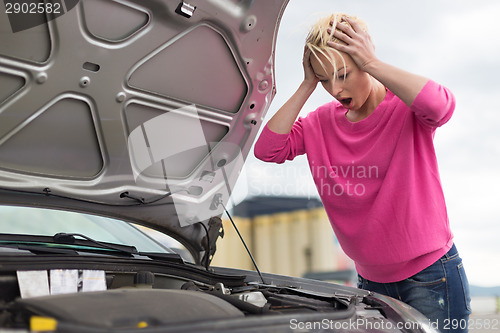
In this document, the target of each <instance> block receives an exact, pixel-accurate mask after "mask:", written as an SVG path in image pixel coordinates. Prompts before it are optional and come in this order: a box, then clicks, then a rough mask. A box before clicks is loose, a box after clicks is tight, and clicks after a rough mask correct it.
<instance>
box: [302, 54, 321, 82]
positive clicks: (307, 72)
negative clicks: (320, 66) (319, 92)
mask: <svg viewBox="0 0 500 333" xmlns="http://www.w3.org/2000/svg"><path fill="white" fill-rule="evenodd" d="M311 54H312V52H311V50H310V49H309V48H308V47H307V45H306V46H305V47H304V56H303V58H302V66H303V67H304V83H305V84H307V85H309V86H310V87H311V88H313V89H314V88H316V86H317V85H318V82H319V79H318V77H317V76H316V74H315V73H314V70H313V68H312V66H311Z"/></svg>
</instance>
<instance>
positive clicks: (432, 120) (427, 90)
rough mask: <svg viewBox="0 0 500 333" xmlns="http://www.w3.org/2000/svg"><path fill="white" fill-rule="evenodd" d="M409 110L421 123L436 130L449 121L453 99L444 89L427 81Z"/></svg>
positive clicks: (453, 104) (453, 107)
mask: <svg viewBox="0 0 500 333" xmlns="http://www.w3.org/2000/svg"><path fill="white" fill-rule="evenodd" d="M411 110H412V111H413V112H414V113H415V116H416V117H417V119H418V120H419V121H420V122H421V123H423V124H425V125H427V126H428V127H431V128H436V127H439V126H442V125H444V124H445V123H446V122H448V120H450V118H451V116H452V114H453V111H454V110H455V97H454V96H453V94H452V93H451V91H450V90H448V89H447V88H446V87H444V86H442V85H440V84H438V83H436V82H434V81H432V80H429V81H428V82H427V83H426V85H425V86H424V87H423V88H422V90H421V91H420V93H419V94H418V95H417V97H416V98H415V100H414V101H413V104H412V106H411Z"/></svg>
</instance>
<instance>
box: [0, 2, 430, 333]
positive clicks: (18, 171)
mask: <svg viewBox="0 0 500 333" xmlns="http://www.w3.org/2000/svg"><path fill="white" fill-rule="evenodd" d="M287 2H288V1H287V0H255V1H252V0H248V1H247V0H192V1H189V2H184V1H178V0H114V1H112V0H80V1H78V0H65V1H62V0H57V1H56V0H53V1H35V0H32V1H25V2H19V1H16V2H12V3H10V2H8V1H4V4H5V8H4V10H2V12H0V205H1V206H0V331H9V332H26V331H30V330H31V331H67V332H109V331H125V332H135V331H141V332H164V331H169V332H181V331H182V332H201V331H203V332H212V331H213V332H223V331H238V332H271V331H272V332H281V331H300V332H304V331H326V330H335V331H343V332H364V331H371V332H373V331H376V332H434V331H435V330H434V329H433V328H432V327H430V326H429V325H428V322H427V321H426V320H425V318H424V317H423V316H422V315H421V314H419V313H418V312H417V311H415V310H414V309H412V308H410V307H409V306H407V305H405V304H403V303H401V302H399V301H397V300H394V299H391V298H388V297H385V296H382V295H377V294H373V293H370V292H368V291H364V290H359V289H356V288H351V287H345V286H341V285H336V284H331V283H326V282H319V281H313V280H308V279H302V278H294V277H285V276H278V275H272V274H266V273H260V272H259V271H258V270H256V271H242V270H236V269H228V268H218V267H211V266H210V261H211V259H212V256H213V254H214V253H215V250H216V241H217V239H218V238H219V237H221V236H222V235H223V230H222V224H221V216H222V215H223V214H225V210H226V209H225V205H226V203H227V201H228V199H229V196H230V194H231V191H232V189H233V186H234V184H235V182H236V179H237V178H238V176H239V172H240V170H241V167H242V166H243V164H244V161H245V158H246V156H247V155H248V153H249V150H250V148H251V146H252V144H253V141H254V139H255V137H256V135H257V132H258V130H259V127H260V126H261V125H262V119H263V117H264V115H265V113H266V111H267V109H268V107H269V105H270V103H271V101H272V98H273V96H274V94H275V81H274V72H273V71H274V47H275V41H276V35H277V31H278V26H279V22H280V18H281V16H282V15H283V12H284V10H285V8H286V5H287ZM137 225H140V226H146V227H149V228H152V229H155V230H157V231H159V232H162V233H164V234H166V235H169V236H170V237H172V238H173V239H175V240H176V241H178V242H179V243H181V244H182V245H183V246H185V247H186V249H187V250H188V251H189V253H190V258H191V259H190V260H188V259H187V258H186V257H185V256H184V257H183V256H180V255H179V254H178V253H176V252H175V251H173V250H171V249H169V248H168V247H166V246H164V245H162V244H160V243H158V242H157V241H155V240H153V239H152V238H150V237H149V236H147V235H146V234H144V233H143V232H142V231H141V230H140V229H139V228H138V227H137Z"/></svg>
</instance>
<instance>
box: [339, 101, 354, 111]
mask: <svg viewBox="0 0 500 333" xmlns="http://www.w3.org/2000/svg"><path fill="white" fill-rule="evenodd" d="M339 102H340V103H341V104H342V106H343V107H345V108H346V109H349V108H350V107H351V104H352V98H342V99H340V100H339Z"/></svg>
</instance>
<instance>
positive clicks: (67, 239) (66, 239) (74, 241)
mask: <svg viewBox="0 0 500 333" xmlns="http://www.w3.org/2000/svg"><path fill="white" fill-rule="evenodd" d="M76 237H80V238H83V239H84V241H82V240H80V239H78V238H76ZM52 239H53V241H54V243H58V244H67V245H80V246H88V245H89V244H88V243H89V242H90V243H92V244H93V245H94V246H95V245H97V247H99V248H101V249H109V250H114V251H118V252H123V253H126V254H130V255H133V254H138V251H137V249H136V247H135V246H129V245H121V244H113V243H105V242H100V241H97V240H95V239H93V238H90V237H88V236H85V235H82V234H77V233H65V232H59V233H57V234H55V235H54V236H52Z"/></svg>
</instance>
